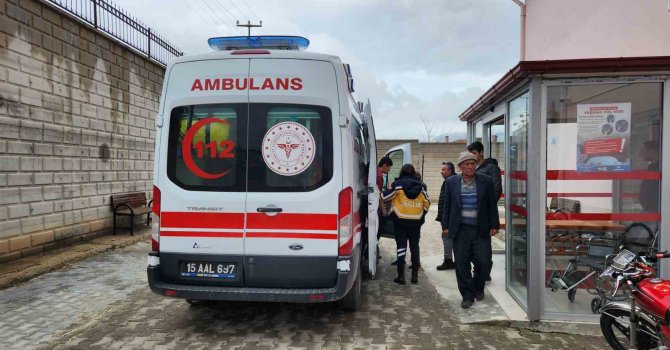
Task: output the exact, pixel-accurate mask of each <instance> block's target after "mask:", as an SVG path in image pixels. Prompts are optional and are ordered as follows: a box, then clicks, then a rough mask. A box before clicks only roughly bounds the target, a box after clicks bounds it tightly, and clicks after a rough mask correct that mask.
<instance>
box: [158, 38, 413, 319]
mask: <svg viewBox="0 0 670 350" xmlns="http://www.w3.org/2000/svg"><path fill="white" fill-rule="evenodd" d="M209 45H210V47H211V48H213V49H214V51H215V52H211V53H207V54H202V55H195V56H189V57H180V58H177V59H176V60H174V61H172V62H171V63H170V64H169V65H168V67H167V69H166V72H165V78H164V83H163V90H162V95H161V100H160V106H159V111H158V115H157V117H156V125H157V131H156V143H155V161H154V187H153V221H152V236H151V250H152V251H151V252H150V253H149V259H148V267H147V274H148V281H149V286H150V287H151V290H152V291H153V292H155V293H157V294H160V295H164V296H168V297H176V298H182V299H186V300H187V301H188V302H189V303H192V304H193V303H196V302H199V301H204V300H228V301H271V302H297V303H315V302H335V301H338V302H339V305H340V307H341V308H342V309H344V310H355V309H356V308H357V307H358V305H359V303H360V300H361V297H360V293H361V283H362V278H363V275H365V276H366V277H374V275H375V273H376V264H377V258H376V257H377V254H378V253H377V239H376V234H377V207H378V198H379V193H378V190H377V188H376V186H375V181H376V175H377V167H376V163H377V160H376V148H375V133H374V126H373V122H372V115H371V107H370V104H369V101H368V103H367V104H366V105H364V104H362V103H360V102H358V101H357V100H356V99H355V98H354V96H353V94H352V92H353V78H352V75H351V69H350V68H349V66H348V65H346V64H343V63H342V62H341V61H340V59H339V58H338V57H336V56H331V55H326V54H317V53H311V52H305V51H304V50H305V49H306V48H307V46H308V45H309V41H308V40H307V39H305V38H302V37H278V36H248V37H224V38H212V39H209ZM408 153H409V152H405V154H403V158H404V159H405V160H404V161H403V162H409V159H410V158H409V154H408ZM398 167H399V166H398ZM367 242H371V243H370V244H367ZM367 257H372V258H369V259H368V258H367Z"/></svg>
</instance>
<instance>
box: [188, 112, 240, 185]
mask: <svg viewBox="0 0 670 350" xmlns="http://www.w3.org/2000/svg"><path fill="white" fill-rule="evenodd" d="M212 123H222V124H228V122H226V121H225V120H223V119H218V118H205V119H203V120H201V121H199V122H197V123H195V124H193V126H191V128H190V129H188V131H187V132H186V135H184V140H182V142H181V155H182V157H184V164H186V167H187V168H188V169H189V170H191V172H192V173H193V174H195V176H197V177H201V178H203V179H208V180H214V179H218V178H220V177H223V176H225V175H226V174H228V172H230V170H226V171H224V172H222V173H217V174H211V173H208V172H206V171H204V170H202V169H200V168H199V167H198V166H197V165H196V164H195V161H194V160H193V155H192V154H191V146H192V144H193V137H195V133H197V132H198V130H200V128H202V127H203V126H205V125H207V124H212Z"/></svg>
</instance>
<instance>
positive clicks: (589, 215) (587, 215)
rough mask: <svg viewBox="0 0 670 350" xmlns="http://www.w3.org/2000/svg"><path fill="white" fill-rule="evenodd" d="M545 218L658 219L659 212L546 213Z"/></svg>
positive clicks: (659, 217)
mask: <svg viewBox="0 0 670 350" xmlns="http://www.w3.org/2000/svg"><path fill="white" fill-rule="evenodd" d="M547 220H597V221H600V220H610V221H613V220H620V221H660V220H661V214H659V213H563V212H561V213H547Z"/></svg>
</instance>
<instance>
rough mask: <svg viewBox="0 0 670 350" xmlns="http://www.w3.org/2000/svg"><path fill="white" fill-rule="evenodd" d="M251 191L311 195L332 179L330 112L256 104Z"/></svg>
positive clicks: (253, 110) (252, 126)
mask: <svg viewBox="0 0 670 350" xmlns="http://www.w3.org/2000/svg"><path fill="white" fill-rule="evenodd" d="M248 170H249V191H250V192H296V191H312V190H314V189H316V188H318V187H320V186H322V185H324V184H325V183H327V182H328V181H330V179H331V178H332V177H333V131H332V117H331V112H330V109H328V108H326V107H321V106H308V105H288V104H251V112H250V119H249V169H248Z"/></svg>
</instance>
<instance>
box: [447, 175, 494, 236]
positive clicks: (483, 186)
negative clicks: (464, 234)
mask: <svg viewBox="0 0 670 350" xmlns="http://www.w3.org/2000/svg"><path fill="white" fill-rule="evenodd" d="M446 182H447V185H446V188H445V192H444V211H443V212H442V221H441V223H442V229H443V230H444V229H449V238H452V239H455V238H456V237H457V236H458V230H459V227H460V225H461V176H452V177H450V178H448V179H447V181H446ZM475 183H476V184H477V233H478V234H479V235H480V236H481V237H489V230H491V229H499V228H500V219H499V218H498V199H497V198H496V194H495V192H494V188H493V180H492V179H491V178H490V177H489V176H486V175H483V174H479V173H476V174H475Z"/></svg>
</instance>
